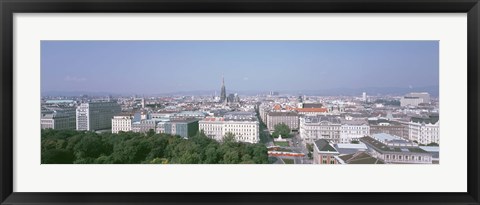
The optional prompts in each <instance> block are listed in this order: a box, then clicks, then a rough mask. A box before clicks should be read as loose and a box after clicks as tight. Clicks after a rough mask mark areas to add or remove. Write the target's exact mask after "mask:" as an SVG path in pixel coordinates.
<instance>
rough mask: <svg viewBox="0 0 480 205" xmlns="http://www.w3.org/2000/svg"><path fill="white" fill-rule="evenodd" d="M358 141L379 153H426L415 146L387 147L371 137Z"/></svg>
mask: <svg viewBox="0 0 480 205" xmlns="http://www.w3.org/2000/svg"><path fill="white" fill-rule="evenodd" d="M360 141H361V142H363V143H365V144H366V145H367V146H369V147H371V148H373V149H375V150H377V151H380V152H414V153H427V152H426V151H425V150H423V149H420V148H419V147H415V146H405V147H402V146H389V145H387V144H384V143H382V142H380V141H378V140H376V139H374V138H372V137H362V138H360Z"/></svg>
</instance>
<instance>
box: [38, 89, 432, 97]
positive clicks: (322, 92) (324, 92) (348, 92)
mask: <svg viewBox="0 0 480 205" xmlns="http://www.w3.org/2000/svg"><path fill="white" fill-rule="evenodd" d="M215 91H217V92H216V93H217V95H219V94H220V90H196V91H178V92H166V93H150V94H147V93H114V92H85V91H46V92H42V96H81V95H89V96H107V95H113V96H118V95H143V94H145V95H158V96H172V95H177V96H178V95H180V96H181V95H198V96H200V95H202V96H207V95H210V96H212V95H214V94H215ZM275 91H277V92H279V93H280V95H284V94H290V95H318V96H336V95H343V96H361V95H362V93H363V92H366V93H367V95H369V96H375V95H405V94H407V93H410V92H428V93H430V95H431V96H432V97H438V95H439V87H438V86H426V87H413V88H408V87H404V88H400V87H367V88H334V89H317V90H275ZM269 92H270V91H260V90H258V91H254V90H247V91H245V90H244V91H240V90H238V91H237V90H228V89H227V94H230V93H238V94H239V95H257V94H267V93H269Z"/></svg>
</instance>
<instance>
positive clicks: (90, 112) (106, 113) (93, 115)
mask: <svg viewBox="0 0 480 205" xmlns="http://www.w3.org/2000/svg"><path fill="white" fill-rule="evenodd" d="M120 112H121V108H120V105H119V104H118V103H117V102H89V103H82V104H80V106H78V107H77V110H76V125H77V130H92V131H94V130H103V129H110V128H111V127H112V118H113V116H115V115H116V114H118V113H120Z"/></svg>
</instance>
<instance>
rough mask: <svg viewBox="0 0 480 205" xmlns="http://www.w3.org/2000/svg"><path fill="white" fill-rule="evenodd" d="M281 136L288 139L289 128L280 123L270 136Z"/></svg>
mask: <svg viewBox="0 0 480 205" xmlns="http://www.w3.org/2000/svg"><path fill="white" fill-rule="evenodd" d="M280 135H281V136H282V138H287V137H290V128H289V127H288V125H286V124H285V123H280V124H277V125H275V127H274V131H273V133H272V136H273V137H275V138H278V136H280Z"/></svg>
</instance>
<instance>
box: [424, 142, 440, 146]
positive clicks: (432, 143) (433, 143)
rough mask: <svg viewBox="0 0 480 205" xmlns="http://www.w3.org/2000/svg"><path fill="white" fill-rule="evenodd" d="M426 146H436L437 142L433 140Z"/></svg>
mask: <svg viewBox="0 0 480 205" xmlns="http://www.w3.org/2000/svg"><path fill="white" fill-rule="evenodd" d="M427 146H433V147H438V146H439V145H438V143H435V142H431V143H428V144H427Z"/></svg>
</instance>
